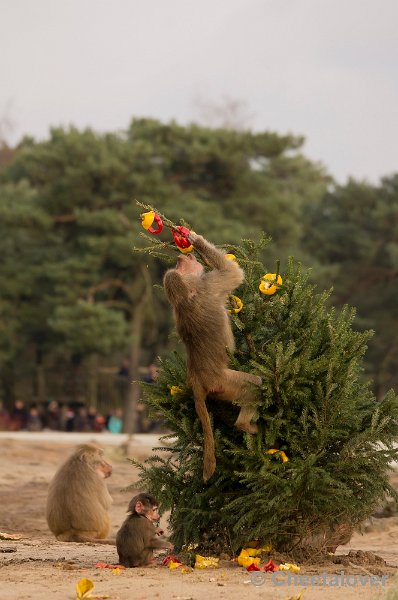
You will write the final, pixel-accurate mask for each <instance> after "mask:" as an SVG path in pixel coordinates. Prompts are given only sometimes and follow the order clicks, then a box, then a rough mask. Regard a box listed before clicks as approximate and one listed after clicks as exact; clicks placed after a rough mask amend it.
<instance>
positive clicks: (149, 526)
mask: <svg viewBox="0 0 398 600" xmlns="http://www.w3.org/2000/svg"><path fill="white" fill-rule="evenodd" d="M157 506H159V503H158V502H157V501H156V499H155V498H154V497H153V496H150V495H149V494H138V496H135V497H134V498H133V499H132V500H131V502H130V504H129V507H128V512H129V513H130V514H129V516H128V517H127V519H126V520H125V521H124V523H123V525H122V526H121V528H120V529H119V531H118V532H117V535H116V547H117V551H118V555H119V564H121V565H123V566H124V567H146V566H150V565H151V564H153V550H154V549H156V548H167V549H169V550H172V549H173V546H172V544H170V542H168V541H167V540H166V539H165V538H163V537H160V536H159V533H160V531H159V530H157V529H156V527H155V525H154V524H153V522H152V520H151V519H150V518H148V515H149V513H150V511H151V509H153V508H154V507H157Z"/></svg>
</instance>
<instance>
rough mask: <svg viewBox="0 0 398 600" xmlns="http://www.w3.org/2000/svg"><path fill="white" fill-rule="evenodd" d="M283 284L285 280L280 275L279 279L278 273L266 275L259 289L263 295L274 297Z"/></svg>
mask: <svg viewBox="0 0 398 600" xmlns="http://www.w3.org/2000/svg"><path fill="white" fill-rule="evenodd" d="M282 283H283V280H282V277H281V276H280V275H278V278H277V277H276V273H266V274H265V275H264V276H263V277H262V278H261V283H260V285H259V286H258V289H259V290H260V292H261V293H262V294H265V295H266V296H272V295H273V294H275V292H276V291H277V290H278V289H279V288H280V286H281V285H282Z"/></svg>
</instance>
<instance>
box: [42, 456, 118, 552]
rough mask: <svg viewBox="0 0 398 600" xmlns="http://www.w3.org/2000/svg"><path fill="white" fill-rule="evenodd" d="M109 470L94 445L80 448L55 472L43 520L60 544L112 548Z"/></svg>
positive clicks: (107, 464)
mask: <svg viewBox="0 0 398 600" xmlns="http://www.w3.org/2000/svg"><path fill="white" fill-rule="evenodd" d="M111 473H112V466H111V465H110V464H109V463H108V462H107V461H106V460H105V459H104V457H103V451H102V450H101V449H100V448H98V447H97V446H95V445H94V444H82V445H81V446H79V447H78V448H77V449H76V451H75V452H74V453H73V454H72V456H70V457H69V458H68V459H67V460H66V462H65V463H64V464H63V465H61V467H60V468H59V469H58V471H57V472H56V474H55V476H54V478H53V479H52V481H51V483H50V487H49V490H48V496H47V509H46V518H47V523H48V526H49V528H50V530H51V531H52V532H53V534H54V535H55V537H56V538H57V540H59V541H61V542H96V543H103V544H114V543H115V541H112V540H108V539H105V538H106V537H107V535H108V534H109V529H110V519H109V514H108V510H109V507H110V505H111V504H112V498H111V496H110V494H109V492H108V488H107V486H106V484H105V478H107V477H110V475H111Z"/></svg>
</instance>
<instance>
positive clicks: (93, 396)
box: [86, 353, 98, 408]
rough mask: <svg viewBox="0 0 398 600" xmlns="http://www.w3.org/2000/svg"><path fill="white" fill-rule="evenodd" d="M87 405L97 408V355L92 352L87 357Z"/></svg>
mask: <svg viewBox="0 0 398 600" xmlns="http://www.w3.org/2000/svg"><path fill="white" fill-rule="evenodd" d="M86 402H87V406H92V407H94V408H97V404H98V355H97V354H95V353H93V354H90V356H89V357H88V359H87V398H86Z"/></svg>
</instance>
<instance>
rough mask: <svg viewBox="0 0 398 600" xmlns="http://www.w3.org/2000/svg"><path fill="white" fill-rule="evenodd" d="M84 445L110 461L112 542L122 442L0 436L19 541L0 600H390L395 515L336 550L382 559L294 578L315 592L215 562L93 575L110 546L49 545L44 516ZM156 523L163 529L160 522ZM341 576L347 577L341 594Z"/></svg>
mask: <svg viewBox="0 0 398 600" xmlns="http://www.w3.org/2000/svg"><path fill="white" fill-rule="evenodd" d="M83 440H84V441H96V442H97V443H99V445H101V446H102V447H103V448H104V449H105V452H106V455H107V457H108V458H109V459H110V460H111V462H112V463H113V467H114V471H113V475H112V477H111V478H110V479H109V480H108V482H109V485H108V487H109V491H110V493H111V495H112V497H113V500H114V502H113V505H112V508H111V519H112V533H113V535H115V534H116V531H117V530H118V528H119V527H120V525H121V523H122V521H123V520H124V518H125V514H126V507H127V504H128V501H129V499H130V497H131V495H132V492H127V493H126V492H124V491H122V488H124V487H125V486H127V485H129V484H130V483H132V482H133V481H134V479H135V477H136V472H135V470H134V468H133V467H132V465H131V464H130V463H129V462H128V461H127V460H126V453H125V451H124V449H123V447H122V442H125V440H126V437H125V436H117V435H113V436H112V435H107V434H97V435H96V436H95V435H93V434H59V433H56V434H54V433H51V432H49V433H44V434H34V433H30V434H24V433H12V434H11V433H7V432H0V531H1V532H7V533H9V534H20V535H22V536H23V537H22V539H20V540H0V600H28V599H29V600H31V599H32V600H39V599H40V600H45V599H47V598H48V599H50V598H51V600H69V599H70V600H74V598H75V597H76V590H75V586H76V583H77V582H78V581H79V580H80V579H82V578H88V579H90V580H92V581H93V583H94V586H95V587H94V590H93V591H92V594H93V595H94V596H95V595H98V597H99V596H106V597H109V598H110V599H113V600H152V599H156V598H161V599H162V600H169V599H170V600H211V599H212V598H220V599H225V600H242V599H245V598H248V599H249V598H250V600H252V599H253V600H256V599H259V598H261V599H266V600H286V599H287V598H295V597H296V596H297V595H299V594H300V592H301V591H302V590H305V591H304V594H303V596H302V598H303V600H320V599H321V598H322V599H326V600H329V599H330V600H332V599H333V600H336V599H339V600H340V599H341V600H354V599H356V598H361V600H378V599H380V600H382V599H385V598H386V596H387V593H388V591H389V590H390V591H391V590H392V589H397V594H398V578H397V576H396V575H395V573H398V518H396V517H392V518H390V519H379V520H377V521H376V522H375V524H374V526H373V527H372V528H371V530H370V531H369V532H368V533H366V534H363V535H360V534H359V533H356V534H355V535H354V537H353V538H352V540H351V542H350V546H349V547H348V546H344V547H342V546H340V547H339V548H338V550H337V552H336V554H337V555H347V554H348V552H349V551H350V550H351V551H352V552H353V551H354V552H357V551H367V552H373V553H375V554H377V555H378V556H380V557H381V558H382V559H384V560H381V561H377V560H374V559H373V556H372V555H369V554H367V555H365V556H364V557H362V558H363V560H362V561H360V562H362V564H361V565H358V564H355V563H356V562H358V561H357V560H356V559H355V557H354V558H346V557H344V556H343V557H342V560H343V564H333V563H332V562H331V563H329V564H327V565H321V564H317V562H316V560H315V559H314V562H313V564H309V565H308V564H307V565H302V566H301V572H300V575H302V576H305V575H307V576H311V577H314V576H316V575H318V576H319V577H320V580H319V581H320V582H321V584H322V585H317V586H314V585H309V583H310V582H309V580H307V581H300V582H296V583H297V585H294V583H292V584H291V585H288V584H287V580H286V576H284V577H285V579H281V575H279V578H278V577H277V578H276V580H275V578H274V581H273V577H272V574H269V573H266V574H264V573H262V574H261V576H260V579H259V580H254V576H253V577H251V574H250V573H248V572H247V571H246V570H245V569H244V568H242V567H238V566H236V564H235V563H232V562H225V563H223V564H222V566H221V568H219V569H206V570H194V571H191V572H188V573H182V572H181V569H176V570H170V569H168V568H167V567H162V566H160V565H159V566H156V567H154V568H150V569H125V570H122V571H121V572H120V573H114V572H113V571H112V570H111V569H100V568H96V567H95V565H96V563H98V562H103V563H110V564H117V553H116V548H115V547H113V546H94V545H88V544H75V543H61V542H57V541H56V540H55V539H54V537H53V536H52V534H51V533H50V531H49V530H48V528H47V524H46V521H45V515H44V512H45V503H46V494H47V488H48V483H49V481H50V480H51V478H52V476H53V474H54V472H55V470H56V468H57V467H58V465H59V464H60V463H61V462H62V461H63V460H64V458H65V457H66V456H67V455H68V454H69V453H71V452H72V451H73V449H74V448H75V446H76V445H77V444H79V443H81V442H82V441H83ZM156 445H157V439H156V437H155V436H145V435H141V436H135V437H134V438H133V440H131V441H130V443H129V449H128V455H129V456H134V457H135V458H139V459H143V458H144V457H145V456H147V455H149V454H150V452H151V450H152V447H153V446H156ZM397 481H398V478H397ZM162 525H163V527H167V522H166V520H165V519H164V520H163V523H162ZM356 556H358V555H356ZM351 557H352V555H351ZM369 558H370V562H369V560H368V559H369ZM344 562H345V564H344ZM341 571H344V573H345V577H346V579H345V581H344V583H345V585H344V586H342V585H341V575H340V573H341ZM375 575H377V576H378V577H379V581H380V582H381V578H382V577H383V576H384V585H381V583H380V584H379V585H375V584H376V582H377V580H376V579H373V580H371V579H370V577H371V576H373V577H374V576H375ZM337 576H338V577H337ZM348 576H350V578H348V579H347V577H348ZM259 584H260V585H259ZM325 584H328V585H325ZM333 584H334V585H333ZM372 584H373V585H372ZM397 598H398V595H397Z"/></svg>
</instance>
